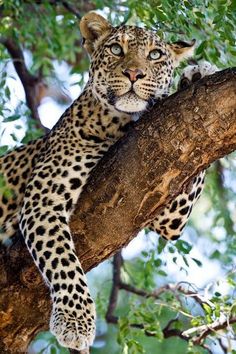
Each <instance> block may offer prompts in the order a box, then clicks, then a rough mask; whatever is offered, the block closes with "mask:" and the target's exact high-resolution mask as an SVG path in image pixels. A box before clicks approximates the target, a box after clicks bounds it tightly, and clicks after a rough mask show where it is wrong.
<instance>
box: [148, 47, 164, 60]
mask: <svg viewBox="0 0 236 354" xmlns="http://www.w3.org/2000/svg"><path fill="white" fill-rule="evenodd" d="M162 55H163V53H162V51H161V50H159V49H153V50H151V52H150V53H149V54H148V59H151V60H158V59H160V58H161V57H162Z"/></svg>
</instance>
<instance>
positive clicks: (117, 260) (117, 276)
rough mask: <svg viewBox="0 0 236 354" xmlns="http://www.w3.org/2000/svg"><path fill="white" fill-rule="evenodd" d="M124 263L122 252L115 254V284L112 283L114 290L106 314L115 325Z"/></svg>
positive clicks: (108, 319)
mask: <svg viewBox="0 0 236 354" xmlns="http://www.w3.org/2000/svg"><path fill="white" fill-rule="evenodd" d="M122 263H123V259H122V255H121V251H119V252H118V253H116V254H115V256H114V258H113V282H112V289H111V294H110V299H109V305H108V309H107V313H106V320H107V322H110V323H113V322H112V321H116V323H117V320H116V317H115V316H113V313H114V311H115V308H116V305H117V301H118V293H119V289H120V283H121V266H122Z"/></svg>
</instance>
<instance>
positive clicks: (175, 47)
mask: <svg viewBox="0 0 236 354" xmlns="http://www.w3.org/2000/svg"><path fill="white" fill-rule="evenodd" d="M195 43H196V40H195V39H193V40H192V41H190V42H183V41H178V42H175V43H171V44H168V45H169V48H170V49H171V51H172V53H173V55H174V58H175V66H178V65H179V63H180V62H181V61H182V60H184V59H188V58H189V57H192V56H193V53H194V46H195Z"/></svg>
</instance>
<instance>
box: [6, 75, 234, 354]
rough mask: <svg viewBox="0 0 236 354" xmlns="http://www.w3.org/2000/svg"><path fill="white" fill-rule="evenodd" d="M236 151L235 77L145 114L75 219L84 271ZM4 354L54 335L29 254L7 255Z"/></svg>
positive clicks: (106, 161) (201, 86)
mask: <svg viewBox="0 0 236 354" xmlns="http://www.w3.org/2000/svg"><path fill="white" fill-rule="evenodd" d="M235 149H236V70H235V69H229V70H225V71H223V72H219V73H216V74H215V75H213V76H212V77H209V78H206V79H203V80H202V81H200V82H198V83H196V84H195V85H194V86H192V87H190V88H189V89H187V90H185V91H182V92H179V93H177V94H175V95H173V96H172V97H170V98H168V99H167V100H165V101H164V102H162V103H161V104H159V105H157V106H155V107H154V108H153V109H152V111H151V112H149V113H147V114H145V116H144V117H143V119H141V120H140V121H139V122H138V123H137V124H136V125H135V127H134V128H133V129H130V131H129V132H128V134H127V136H126V137H125V138H123V139H122V140H120V141H119V142H118V143H117V144H116V145H115V146H114V147H113V148H112V149H110V151H109V152H108V154H107V155H106V156H105V157H104V158H103V160H102V161H101V163H99V165H98V166H97V167H96V169H95V170H94V173H93V175H92V177H91V180H90V183H89V186H88V187H87V188H86V189H85V190H84V193H83V195H82V196H81V199H80V200H79V201H78V205H77V208H76V210H75V213H74V216H73V218H72V220H71V223H70V226H71V229H72V231H73V234H74V240H75V243H76V248H77V251H78V254H79V256H80V259H81V262H82V264H83V267H84V269H85V270H89V269H91V268H92V267H95V266H96V265H97V264H99V263H100V262H101V261H103V260H104V259H106V258H108V257H109V256H111V255H112V254H114V253H116V252H117V251H118V250H119V249H120V248H121V247H123V246H124V245H126V244H127V243H128V242H129V241H130V240H131V239H132V238H133V237H134V236H135V235H136V233H137V231H138V230H139V229H141V228H142V227H143V226H144V225H145V224H146V223H147V222H148V221H149V220H151V219H152V218H153V217H154V216H155V215H156V213H157V212H159V211H160V210H161V208H162V207H163V205H164V204H165V203H167V202H168V201H169V200H170V199H171V198H173V197H174V196H175V195H177V194H178V193H179V192H180V191H181V188H182V187H183V185H184V183H186V182H188V181H189V180H190V179H191V178H192V177H193V176H194V175H195V174H196V173H197V172H199V171H200V170H202V169H203V168H206V167H207V166H208V165H209V164H210V163H211V162H213V161H214V160H216V159H218V158H220V157H222V156H224V155H226V154H229V153H230V152H232V151H234V150H235ZM0 287H1V292H0V316H1V321H0V352H1V353H16V352H21V351H23V352H24V351H25V349H26V347H27V345H28V342H29V340H30V339H31V338H32V336H33V335H34V334H35V333H36V332H37V331H39V330H40V329H42V328H47V326H48V317H49V311H50V301H49V295H48V291H47V289H46V287H45V285H44V284H43V282H42V280H41V277H40V275H39V273H38V271H37V270H36V268H35V266H34V265H33V263H32V260H31V257H30V256H29V254H28V252H27V250H26V248H25V247H24V246H23V245H22V244H21V243H20V242H18V243H17V244H15V245H14V246H13V247H12V248H11V249H10V250H8V251H4V250H2V252H1V254H0Z"/></svg>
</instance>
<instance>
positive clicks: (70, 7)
mask: <svg viewBox="0 0 236 354" xmlns="http://www.w3.org/2000/svg"><path fill="white" fill-rule="evenodd" d="M62 5H63V6H64V7H65V9H67V10H68V11H70V12H71V13H72V14H74V15H75V16H76V17H77V18H78V19H79V20H81V18H82V16H81V14H80V12H79V11H78V10H77V9H76V8H75V7H74V6H72V5H71V4H68V2H67V1H62Z"/></svg>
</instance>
